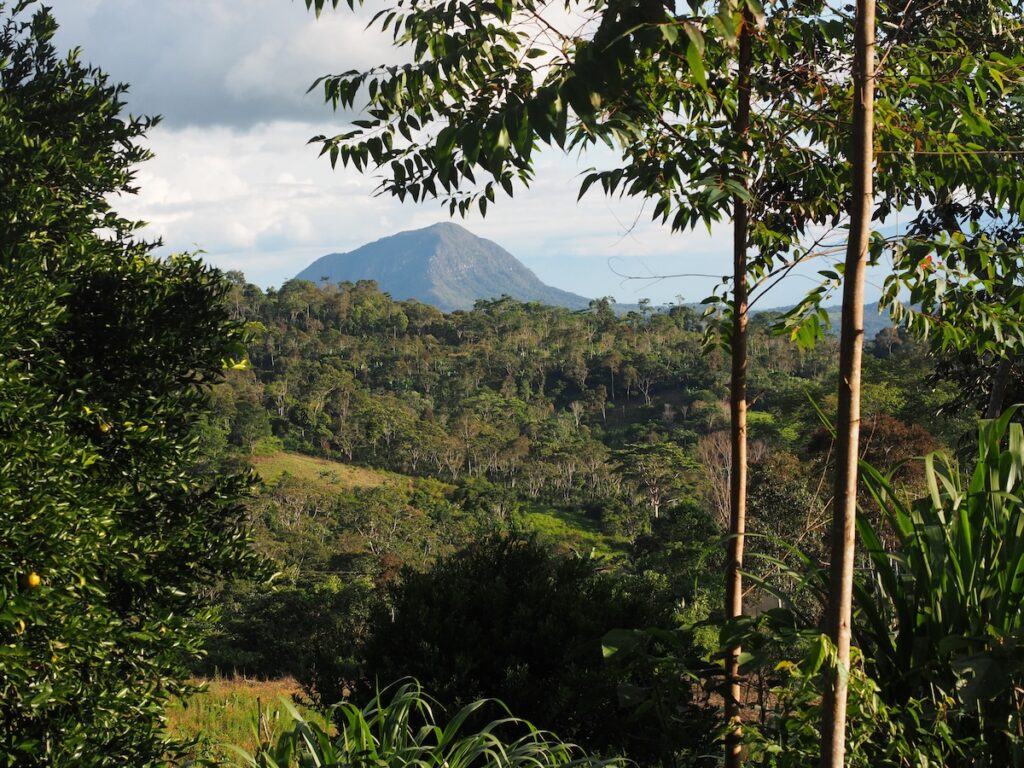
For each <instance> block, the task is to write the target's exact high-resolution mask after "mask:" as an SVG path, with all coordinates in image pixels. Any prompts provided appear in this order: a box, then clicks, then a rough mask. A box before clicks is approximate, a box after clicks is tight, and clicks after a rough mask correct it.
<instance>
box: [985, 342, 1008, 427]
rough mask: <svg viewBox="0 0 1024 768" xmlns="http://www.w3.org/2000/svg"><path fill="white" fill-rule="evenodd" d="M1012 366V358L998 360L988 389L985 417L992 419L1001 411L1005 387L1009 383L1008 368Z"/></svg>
mask: <svg viewBox="0 0 1024 768" xmlns="http://www.w3.org/2000/svg"><path fill="white" fill-rule="evenodd" d="M1012 367H1013V360H1012V359H1011V358H1010V357H1004V358H1002V359H1001V360H1000V361H999V367H998V368H996V372H995V375H994V376H993V377H992V389H991V390H990V391H989V396H988V407H987V408H985V418H986V419H994V418H997V417H998V416H999V414H1001V413H1002V412H1003V400H1004V399H1005V398H1006V387H1007V385H1008V384H1009V383H1010V369H1011V368H1012Z"/></svg>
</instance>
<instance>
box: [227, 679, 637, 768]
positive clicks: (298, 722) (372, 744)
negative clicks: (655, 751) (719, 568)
mask: <svg viewBox="0 0 1024 768" xmlns="http://www.w3.org/2000/svg"><path fill="white" fill-rule="evenodd" d="M386 693H389V694H390V697H389V698H387V699H385V698H384V693H381V692H378V694H377V696H376V697H375V698H374V700H373V701H371V702H370V703H369V704H367V705H366V706H365V707H363V708H359V707H357V706H356V705H354V704H350V703H344V704H338V705H336V706H335V707H333V708H332V710H331V714H332V716H333V720H334V722H336V723H337V724H338V726H337V729H332V732H328V731H327V730H325V729H324V728H323V727H322V726H321V725H320V724H318V723H316V722H313V721H311V720H307V719H305V718H304V716H303V715H302V713H300V712H298V711H297V710H294V709H293V711H292V715H293V718H294V723H295V725H294V726H293V727H292V729H291V730H290V731H288V732H285V733H283V734H282V735H281V737H280V738H279V739H278V740H277V742H276V743H274V744H268V745H265V746H264V747H263V748H262V749H261V750H260V751H259V752H258V753H256V754H255V755H251V754H247V753H246V751H245V750H237V753H238V757H240V758H241V760H242V763H241V764H242V765H244V766H246V767H247V768H292V766H294V765H296V764H298V765H299V766H349V768H379V766H391V767H392V768H428V767H429V766H440V767H441V768H625V766H626V761H625V760H623V759H621V758H612V759H610V760H600V759H597V758H593V757H590V756H588V755H587V754H586V753H585V752H583V750H581V749H580V748H579V747H577V746H575V745H572V744H567V743H564V742H561V741H559V740H558V739H557V738H556V737H555V736H554V735H553V734H551V733H548V732H545V731H539V730H537V729H536V728H534V727H533V726H532V725H530V723H528V722H526V721H525V720H520V719H519V718H516V717H513V716H512V715H511V714H509V712H508V710H507V709H505V707H504V705H502V704H500V703H498V702H495V701H486V700H482V701H476V702H473V703H472V704H468V705H466V706H465V707H463V708H462V709H461V710H459V711H458V712H456V713H455V714H454V715H453V716H452V717H451V719H449V720H447V722H445V721H443V720H440V719H438V718H436V717H435V713H434V708H435V706H436V702H434V701H432V700H431V699H430V698H429V697H428V696H426V695H425V694H424V693H423V690H422V689H421V688H420V685H419V683H417V682H415V681H412V682H406V683H402V684H400V685H398V686H397V687H392V688H391V689H390V690H389V691H387V692H386ZM284 705H285V706H286V707H287V706H290V705H288V703H287V702H284ZM488 707H489V708H490V709H492V710H494V711H495V713H496V714H497V715H498V719H496V720H492V721H490V722H487V723H483V721H481V719H480V717H479V715H480V714H481V711H482V710H483V709H484V708H488ZM439 714H440V713H439Z"/></svg>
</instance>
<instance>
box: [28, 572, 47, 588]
mask: <svg viewBox="0 0 1024 768" xmlns="http://www.w3.org/2000/svg"><path fill="white" fill-rule="evenodd" d="M26 581H27V582H28V585H29V587H30V588H32V589H35V588H36V587H38V586H39V585H40V584H42V583H43V580H42V579H41V578H40V577H39V574H38V573H36V572H35V571H32V573H30V574H29V575H28V579H26Z"/></svg>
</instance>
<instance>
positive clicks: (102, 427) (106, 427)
mask: <svg viewBox="0 0 1024 768" xmlns="http://www.w3.org/2000/svg"><path fill="white" fill-rule="evenodd" d="M109 431H110V425H109V424H107V422H105V421H101V422H100V432H102V433H103V434H104V435H105V434H107V432H109Z"/></svg>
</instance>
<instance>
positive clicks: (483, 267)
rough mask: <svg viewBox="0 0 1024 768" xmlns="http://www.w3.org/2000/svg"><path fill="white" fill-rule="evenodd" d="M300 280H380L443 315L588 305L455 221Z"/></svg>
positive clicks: (322, 263)
mask: <svg viewBox="0 0 1024 768" xmlns="http://www.w3.org/2000/svg"><path fill="white" fill-rule="evenodd" d="M296 277H297V278H298V279H300V280H311V281H313V282H316V283H319V282H322V281H326V282H333V283H340V282H345V281H349V282H356V281H358V280H376V281H377V284H378V285H379V286H380V288H381V290H382V291H385V292H387V293H390V294H391V295H392V297H394V298H395V299H399V300H402V299H416V300H418V301H422V302H424V303H427V304H433V305H435V306H436V307H438V308H439V309H442V310H444V311H452V310H455V309H469V308H471V307H472V306H473V304H474V303H475V302H476V301H478V300H480V299H496V298H499V297H501V296H504V295H508V296H511V297H513V298H515V299H519V300H521V301H540V302H543V303H545V304H554V305H556V306H564V307H569V308H572V309H582V308H585V307H586V306H587V304H588V300H587V299H586V298H584V297H582V296H577V295H576V294H573V293H569V292H567V291H562V290H559V289H558V288H553V287H551V286H549V285H545V284H544V283H542V282H541V281H540V279H539V278H538V277H537V276H536V275H535V274H534V273H533V272H531V271H530V270H529V269H527V268H526V267H525V266H523V264H522V263H520V262H519V260H518V259H516V258H515V257H514V256H513V255H512V254H510V253H509V252H508V251H506V250H505V249H504V248H502V247H501V246H499V245H497V244H496V243H493V242H491V241H490V240H485V239H484V238H481V237H477V236H476V235H474V234H473V233H472V232H470V231H469V230H468V229H466V228H465V227H463V226H461V225H459V224H456V223H455V222H451V221H441V222H438V223H436V224H432V225H430V226H429V227H424V228H422V229H413V230H407V231H404V232H399V233H397V234H395V235H391V236H389V237H385V238H381V239H380V240H376V241H374V242H372V243H368V244H366V245H364V246H362V247H360V248H357V249H356V250H354V251H350V252H348V253H330V254H327V255H326V256H323V257H322V258H320V259H317V260H316V261H315V262H313V263H312V264H311V265H310V266H309V267H307V268H306V269H304V270H302V272H300V273H299V274H298V275H297V276H296Z"/></svg>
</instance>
